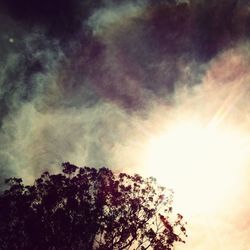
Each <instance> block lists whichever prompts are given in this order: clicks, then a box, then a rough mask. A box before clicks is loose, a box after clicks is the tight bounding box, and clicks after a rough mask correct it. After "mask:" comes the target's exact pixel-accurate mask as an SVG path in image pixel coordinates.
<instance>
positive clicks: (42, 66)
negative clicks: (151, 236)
mask: <svg viewBox="0 0 250 250" xmlns="http://www.w3.org/2000/svg"><path fill="white" fill-rule="evenodd" d="M0 56H1V57H0V58H1V60H0V142H1V143H0V171H1V178H0V179H1V180H0V181H1V183H2V182H3V179H4V178H6V177H7V176H13V175H15V176H21V177H23V179H24V180H25V181H27V182H30V181H32V180H33V179H34V178H35V177H37V176H39V174H41V172H42V171H44V170H49V171H51V172H54V171H58V170H59V168H60V164H61V163H62V162H65V161H70V162H72V163H74V164H77V165H81V166H82V165H88V166H95V167H100V166H103V165H105V166H108V167H110V168H111V169H113V170H114V171H127V172H131V173H133V172H138V173H139V174H142V175H147V174H150V175H154V176H156V177H157V178H158V179H159V181H161V182H163V183H164V185H166V186H170V187H173V188H174V189H175V188H176V190H175V191H176V199H177V201H178V200H180V204H181V205H180V209H181V210H182V211H180V212H182V214H183V215H184V216H185V213H186V214H187V220H188V223H189V224H188V228H189V232H190V233H189V238H188V241H187V244H186V245H185V246H184V247H180V249H192V250H196V249H197V250H198V249H203V250H207V249H209V250H221V249H227V250H230V249H234V250H235V249H239V250H247V249H250V247H249V246H250V237H249V235H250V220H249V218H248V217H249V216H248V215H249V212H250V200H249V199H248V196H249V192H250V190H249V189H250V188H249V183H250V178H249V174H250V171H249V167H250V166H249V162H250V161H249V158H248V155H249V145H250V96H249V89H250V83H249V82H250V70H249V69H250V3H249V1H247V0H238V1H237V0H220V1H216V0H190V1H188V0H186V1H184V0H183V1H181V0H179V1H178V0H176V1H175V0H161V1H160V0H159V1H153V0H137V1H129V0H119V1H115V0H113V1H112V0H102V1H101V0H100V1H97V0H96V1H91V0H87V1H80V0H71V1H67V0H53V1H51V0H44V1H33V0H0ZM196 128H197V129H196ZM197 131H198V132H197ZM204 131H205V133H204ZM211 131H212V132H211ZM197 138H199V139H197ZM200 138H201V139H200ZM207 138H209V139H207ZM211 138H212V139H211ZM213 138H214V139H213ZM197 145H198V147H197ZM203 149H206V150H203ZM180 159H181V160H180ZM194 159H195V160H194ZM193 166H195V167H193ZM197 166H198V167H197ZM197 190H199V192H198V191H197ZM178 197H179V198H178ZM222 200H223V202H221V201H222Z"/></svg>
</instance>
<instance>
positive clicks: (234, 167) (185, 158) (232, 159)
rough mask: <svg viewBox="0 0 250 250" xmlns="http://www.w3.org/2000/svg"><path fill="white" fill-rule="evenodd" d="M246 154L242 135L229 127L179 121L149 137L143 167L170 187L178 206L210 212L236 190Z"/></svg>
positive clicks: (189, 210) (198, 211) (217, 207)
mask: <svg viewBox="0 0 250 250" xmlns="http://www.w3.org/2000/svg"><path fill="white" fill-rule="evenodd" d="M246 158H247V152H246V150H245V140H244V136H242V135H241V134H240V133H237V132H235V131H234V130H233V129H227V128H221V129H218V128H214V127H213V128H212V127H209V126H207V127H203V126H202V125H201V124H199V123H198V122H197V123H196V122H182V123H181V124H179V125H178V124H175V126H173V128H168V129H167V130H166V131H164V132H162V133H161V134H159V135H157V136H154V137H153V138H152V139H151V140H150V142H149V144H148V148H147V157H146V168H147V172H148V173H149V174H151V175H153V176H156V177H157V179H158V181H159V182H160V183H162V184H163V185H165V186H168V187H171V188H173V190H174V191H175V193H176V195H175V199H176V206H177V207H178V208H179V209H181V210H182V211H185V212H186V213H191V214H192V213H204V212H209V213H211V212H213V211H218V210H219V208H220V207H221V206H222V205H224V204H225V202H227V201H229V200H231V198H232V197H233V196H235V195H236V194H237V192H238V191H239V190H238V189H239V187H240V186H241V185H239V182H240V181H241V180H242V175H243V169H244V168H243V166H244V165H245V164H246ZM152 166H154V167H153V168H152Z"/></svg>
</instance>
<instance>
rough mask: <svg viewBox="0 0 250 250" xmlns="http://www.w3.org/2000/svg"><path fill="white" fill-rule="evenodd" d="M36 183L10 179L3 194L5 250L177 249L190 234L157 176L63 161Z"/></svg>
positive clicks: (1, 240) (0, 226)
mask: <svg viewBox="0 0 250 250" xmlns="http://www.w3.org/2000/svg"><path fill="white" fill-rule="evenodd" d="M62 167H63V168H62V173H59V174H50V173H49V172H44V173H43V174H42V175H41V177H40V178H38V179H36V180H35V182H34V185H30V186H25V185H24V184H23V182H22V179H20V178H10V179H7V180H6V183H7V184H8V185H9V188H8V189H6V190H5V191H4V193H2V194H1V195H0V222H1V223H0V246H1V249H67V250H68V249H83V250H90V249H96V250H97V249H98V250H112V249H119V250H121V249H138V250H145V249H157V250H163V249H164V250H169V249H172V248H173V246H174V243H176V242H183V243H184V238H185V237H186V229H185V223H184V222H183V218H182V216H181V215H180V214H177V215H174V214H173V211H172V197H173V194H172V191H170V190H167V189H166V188H164V187H160V186H158V185H157V183H156V181H155V179H154V178H152V177H151V178H142V177H141V176H139V175H137V174H136V175H133V176H132V175H128V174H126V173H120V174H115V173H113V172H112V171H111V170H109V169H108V168H105V167H103V168H100V169H95V168H89V167H77V166H75V165H72V164H70V163H63V164H62Z"/></svg>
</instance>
